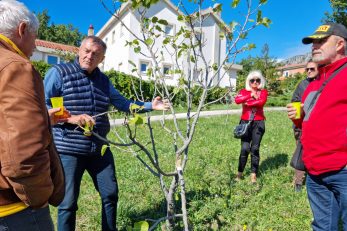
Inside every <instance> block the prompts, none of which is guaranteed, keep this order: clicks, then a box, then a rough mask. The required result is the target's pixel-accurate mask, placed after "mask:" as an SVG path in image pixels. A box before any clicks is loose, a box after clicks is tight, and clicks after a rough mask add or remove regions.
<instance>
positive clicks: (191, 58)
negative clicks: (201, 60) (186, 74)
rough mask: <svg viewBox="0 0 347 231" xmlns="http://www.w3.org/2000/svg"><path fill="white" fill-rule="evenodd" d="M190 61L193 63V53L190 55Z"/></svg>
mask: <svg viewBox="0 0 347 231" xmlns="http://www.w3.org/2000/svg"><path fill="white" fill-rule="evenodd" d="M190 61H191V62H192V63H195V58H194V56H193V55H191V56H190Z"/></svg>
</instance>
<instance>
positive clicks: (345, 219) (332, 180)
mask: <svg viewBox="0 0 347 231" xmlns="http://www.w3.org/2000/svg"><path fill="white" fill-rule="evenodd" d="M306 186H307V195H308V200H309V202H310V206H311V210H312V213H313V218H314V220H313V222H312V229H313V230H314V231H327V230H329V231H335V230H336V231H337V230H338V223H339V220H341V221H342V224H343V230H344V231H347V168H344V169H342V170H341V171H337V172H330V173H327V174H322V175H319V176H313V175H309V174H308V175H307V179H306Z"/></svg>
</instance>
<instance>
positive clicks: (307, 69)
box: [306, 67, 316, 72]
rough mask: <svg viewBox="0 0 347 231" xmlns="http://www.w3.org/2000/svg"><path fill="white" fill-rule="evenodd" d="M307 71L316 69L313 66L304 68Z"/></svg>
mask: <svg viewBox="0 0 347 231" xmlns="http://www.w3.org/2000/svg"><path fill="white" fill-rule="evenodd" d="M309 71H316V68H314V67H307V68H306V72H309Z"/></svg>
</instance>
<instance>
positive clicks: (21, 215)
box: [0, 206, 54, 231]
mask: <svg viewBox="0 0 347 231" xmlns="http://www.w3.org/2000/svg"><path fill="white" fill-rule="evenodd" d="M5 230H6V231H8V230H9V231H11V230H15V231H28V230H30V231H43V230H45V231H54V225H53V222H52V218H51V216H50V215H49V207H48V206H46V207H44V208H40V209H32V208H30V207H29V208H26V209H24V210H22V211H20V212H18V213H15V214H12V215H9V216H6V217H0V231H5Z"/></svg>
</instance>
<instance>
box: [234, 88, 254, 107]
mask: <svg viewBox="0 0 347 231" xmlns="http://www.w3.org/2000/svg"><path fill="white" fill-rule="evenodd" d="M250 98H251V92H250V91H247V90H246V89H242V90H241V91H240V92H239V94H237V96H236V97H235V103H237V104H240V103H244V102H246V101H247V100H248V99H250Z"/></svg>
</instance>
